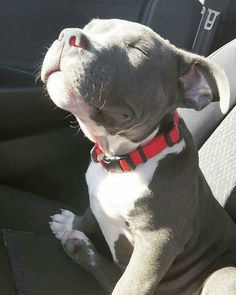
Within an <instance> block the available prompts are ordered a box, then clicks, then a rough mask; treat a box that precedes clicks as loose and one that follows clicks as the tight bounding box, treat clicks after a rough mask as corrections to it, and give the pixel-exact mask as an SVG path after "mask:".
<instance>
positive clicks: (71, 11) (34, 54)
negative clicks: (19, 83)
mask: <svg viewBox="0 0 236 295" xmlns="http://www.w3.org/2000/svg"><path fill="white" fill-rule="evenodd" d="M143 3H144V1H143V0H126V1H125V0H120V1H119V0H87V1H85V0H64V1H63V0H57V1H52V0H40V1H39V0H21V1H18V0H11V1H9V0H0V7H1V9H0V28H1V29H0V40H1V42H0V65H5V66H11V67H12V66H13V67H18V68H23V69H26V70H30V71H33V70H34V69H35V67H36V65H37V63H38V62H40V61H42V59H43V54H44V53H45V52H46V48H45V46H49V45H50V44H51V43H52V41H53V40H55V38H57V36H58V34H59V33H60V31H61V30H62V29H63V28H66V27H83V26H84V25H85V24H86V23H88V22H89V21H90V20H91V19H92V18H95V17H99V18H122V19H126V20H132V21H136V20H137V19H138V16H139V13H140V11H141V8H142V4H143ZM2 28H4V29H2Z"/></svg>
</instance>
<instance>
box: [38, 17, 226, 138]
mask: <svg viewBox="0 0 236 295" xmlns="http://www.w3.org/2000/svg"><path fill="white" fill-rule="evenodd" d="M42 80H43V81H44V82H45V83H46V84H47V89H48V92H49V95H50V96H51V98H52V100H53V101H54V102H55V104H57V105H58V106H59V107H61V108H63V109H66V110H68V111H70V112H72V113H73V114H74V115H75V116H76V117H77V118H78V120H79V122H80V124H81V126H82V129H84V130H86V132H87V135H88V137H89V138H90V139H91V140H93V141H96V138H97V137H98V136H100V135H101V134H103V135H104V132H105V133H107V134H110V135H116V134H119V135H120V136H124V137H126V138H128V139H130V140H131V141H140V140H142V139H144V138H145V137H147V136H148V135H149V134H150V133H151V132H152V131H153V130H154V129H155V128H157V126H158V124H159V122H160V121H161V119H162V118H163V117H164V116H165V115H166V114H167V113H170V112H172V111H173V110H174V109H176V108H177V107H188V108H194V109H196V110H201V109H203V108H204V107H205V106H207V105H208V104H209V103H210V102H211V101H215V100H219V99H221V101H220V106H221V110H222V111H223V112H225V111H226V110H227V108H228V103H229V90H228V84H227V79H226V76H225V74H224V73H223V71H222V70H220V69H219V68H218V67H217V66H216V65H214V64H212V63H210V62H209V61H208V60H207V59H205V58H202V57H200V56H197V55H194V54H191V53H188V52H185V51H183V50H180V49H177V48H176V47H174V46H173V45H171V44H170V43H169V42H168V41H166V40H164V39H162V38H161V37H160V36H159V35H157V34H156V33H155V32H154V31H152V30H151V29H150V28H148V27H146V26H143V25H141V24H137V23H132V22H128V21H123V20H116V19H112V20H100V19H95V20H92V21H91V22H90V23H89V24H88V25H86V26H85V27H84V28H83V29H82V30H81V29H65V30H63V31H62V32H61V34H60V36H59V39H58V40H56V41H55V42H54V43H53V45H52V46H51V48H50V49H49V51H48V52H47V54H46V57H45V59H44V63H43V67H42Z"/></svg>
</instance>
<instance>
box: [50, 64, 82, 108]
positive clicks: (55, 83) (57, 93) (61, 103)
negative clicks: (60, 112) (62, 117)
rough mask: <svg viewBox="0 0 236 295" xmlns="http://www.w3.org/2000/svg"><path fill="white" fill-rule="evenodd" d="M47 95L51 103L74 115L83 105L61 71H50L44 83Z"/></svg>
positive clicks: (80, 98) (79, 96)
mask: <svg viewBox="0 0 236 295" xmlns="http://www.w3.org/2000/svg"><path fill="white" fill-rule="evenodd" d="M46 86H47V90H48V94H49V95H50V97H51V99H52V100H53V102H54V103H55V104H56V105H57V106H58V107H59V108H62V109H65V110H67V111H70V112H72V113H75V112H76V111H77V109H78V108H79V107H80V106H81V104H84V103H85V102H84V99H83V97H82V96H81V95H80V94H79V93H78V91H76V89H74V88H73V87H72V86H71V85H70V83H69V82H68V81H67V79H66V78H65V75H64V73H63V72H62V71H60V70H58V71H52V72H51V73H50V74H49V75H48V77H47V82H46Z"/></svg>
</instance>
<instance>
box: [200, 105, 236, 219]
mask: <svg viewBox="0 0 236 295" xmlns="http://www.w3.org/2000/svg"><path fill="white" fill-rule="evenodd" d="M199 159H200V167H201V169H202V171H203V174H204V175H205V177H206V179H207V181H208V183H209V185H210V187H211V189H212V192H213V194H214V196H215V197H216V198H217V200H218V201H219V202H220V204H221V205H222V206H224V207H226V209H227V210H228V211H229V213H230V214H231V216H232V217H233V219H234V220H235V222H236V198H235V197H236V196H235V188H236V107H234V109H233V110H232V111H231V112H230V114H229V115H228V116H227V117H226V118H225V119H224V121H223V122H222V123H221V124H220V126H219V127H218V128H217V129H216V130H215V132H214V133H213V134H212V135H211V137H210V138H209V139H208V140H207V141H206V142H205V144H204V145H203V146H202V148H201V149H200V151H199Z"/></svg>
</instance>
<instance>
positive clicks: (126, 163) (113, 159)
mask: <svg viewBox="0 0 236 295" xmlns="http://www.w3.org/2000/svg"><path fill="white" fill-rule="evenodd" d="M178 125H179V116H178V113H177V111H175V112H174V114H173V121H172V124H171V126H170V127H169V128H168V129H167V130H166V131H164V132H162V133H160V134H157V135H156V136H155V137H154V138H153V139H152V140H151V141H150V142H148V143H147V144H146V145H144V146H139V147H137V149H136V150H134V151H132V152H130V153H128V154H125V155H120V156H106V155H104V153H103V151H102V150H101V149H100V147H99V146H98V144H95V145H94V147H93V148H92V150H91V153H90V154H91V160H92V162H94V163H99V164H101V165H102V167H103V168H105V169H106V170H108V171H110V172H129V171H132V170H135V168H136V167H137V166H138V165H139V164H141V163H145V162H147V161H148V159H150V158H152V157H154V156H156V155H158V154H159V153H160V152H162V151H163V150H164V149H165V148H167V147H172V146H173V145H175V144H176V143H177V142H179V141H180V139H181V135H180V132H179V128H178Z"/></svg>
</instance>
